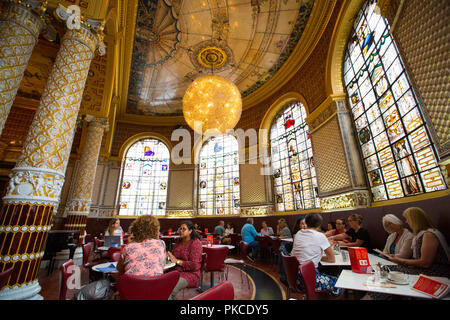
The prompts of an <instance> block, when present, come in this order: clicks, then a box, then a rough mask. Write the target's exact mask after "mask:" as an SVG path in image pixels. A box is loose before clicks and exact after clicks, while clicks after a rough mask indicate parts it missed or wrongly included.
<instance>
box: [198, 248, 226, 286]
mask: <svg viewBox="0 0 450 320" xmlns="http://www.w3.org/2000/svg"><path fill="white" fill-rule="evenodd" d="M228 250H229V249H228V247H218V248H209V247H204V248H203V251H204V252H205V253H206V263H205V271H207V272H211V288H212V287H213V285H214V272H216V271H219V272H224V271H225V263H224V261H225V258H226V257H227V254H228Z"/></svg>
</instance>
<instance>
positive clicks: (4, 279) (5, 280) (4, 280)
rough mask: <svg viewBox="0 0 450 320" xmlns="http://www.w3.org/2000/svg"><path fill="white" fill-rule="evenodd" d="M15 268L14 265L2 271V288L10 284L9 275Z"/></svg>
mask: <svg viewBox="0 0 450 320" xmlns="http://www.w3.org/2000/svg"><path fill="white" fill-rule="evenodd" d="M13 269H14V267H11V268H9V269H6V270H5V271H3V272H0V289H2V288H3V287H4V286H6V285H7V284H8V281H9V277H10V276H11V273H12V272H13Z"/></svg>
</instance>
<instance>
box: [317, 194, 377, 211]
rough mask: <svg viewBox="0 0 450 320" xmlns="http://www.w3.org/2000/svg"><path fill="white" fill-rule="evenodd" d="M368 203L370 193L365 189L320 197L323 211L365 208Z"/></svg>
mask: <svg viewBox="0 0 450 320" xmlns="http://www.w3.org/2000/svg"><path fill="white" fill-rule="evenodd" d="M370 203H371V198H370V193H369V191H367V190H359V191H351V192H347V193H343V194H338V195H334V196H331V197H325V198H321V199H320V204H321V206H322V210H323V211H336V210H349V209H356V208H367V207H369V206H370Z"/></svg>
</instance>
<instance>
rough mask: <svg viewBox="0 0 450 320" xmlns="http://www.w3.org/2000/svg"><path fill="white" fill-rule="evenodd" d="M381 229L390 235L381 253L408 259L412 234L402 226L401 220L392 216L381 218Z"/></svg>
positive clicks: (410, 251) (410, 252)
mask: <svg viewBox="0 0 450 320" xmlns="http://www.w3.org/2000/svg"><path fill="white" fill-rule="evenodd" d="M382 221H383V227H384V230H386V231H387V232H388V233H390V235H389V236H388V238H387V240H386V245H385V246H384V249H383V252H384V253H389V254H392V255H395V256H397V257H399V258H405V259H409V258H410V257H411V255H412V249H411V243H412V239H413V234H412V233H411V231H409V230H408V229H406V228H405V227H404V226H403V222H402V220H400V219H399V218H397V217H396V216H394V215H393V214H387V215H385V216H384V217H383V219H382Z"/></svg>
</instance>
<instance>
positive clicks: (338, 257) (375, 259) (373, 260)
mask: <svg viewBox="0 0 450 320" xmlns="http://www.w3.org/2000/svg"><path fill="white" fill-rule="evenodd" d="M341 250H342V249H341ZM343 251H344V252H345V254H346V255H347V259H346V260H345V261H344V260H343V257H342V254H341V253H338V254H335V255H334V258H335V262H326V261H320V265H322V266H348V267H350V266H351V264H350V257H349V256H348V251H347V250H343ZM367 255H368V257H369V263H370V265H371V266H374V265H376V264H378V263H380V264H382V265H384V266H396V265H397V264H396V263H395V262H392V261H390V260H386V259H383V258H381V257H379V256H377V255H374V254H372V253H368V254H367Z"/></svg>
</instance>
